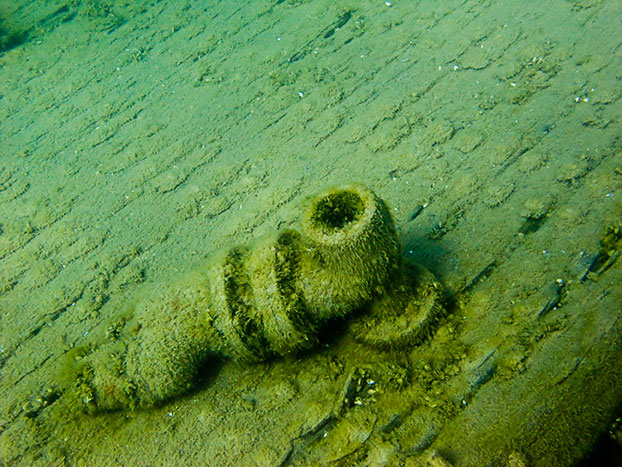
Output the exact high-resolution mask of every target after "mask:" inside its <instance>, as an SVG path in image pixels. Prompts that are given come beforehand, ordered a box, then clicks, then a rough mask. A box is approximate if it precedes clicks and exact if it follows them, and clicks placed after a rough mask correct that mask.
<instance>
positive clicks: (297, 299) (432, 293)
mask: <svg viewBox="0 0 622 467" xmlns="http://www.w3.org/2000/svg"><path fill="white" fill-rule="evenodd" d="M440 296H441V293H440V285H439V284H438V282H436V280H435V278H434V277H433V275H432V274H431V273H430V272H428V271H427V270H425V269H424V268H423V267H421V266H417V265H413V264H409V263H406V262H405V260H404V259H403V258H402V257H401V255H400V244H399V241H398V239H397V234H396V230H395V226H394V222H393V219H392V217H391V214H390V212H389V209H388V208H387V205H386V204H385V202H384V201H383V200H381V199H380V198H379V197H378V196H376V195H375V194H374V193H373V192H372V191H371V190H369V189H367V188H365V187H363V186H360V185H348V186H340V187H337V188H332V189H329V190H326V191H324V192H322V193H320V194H318V195H317V196H315V197H314V198H313V199H312V200H311V201H310V203H309V204H308V206H307V207H306V209H305V211H304V215H303V219H302V229H301V231H300V232H298V231H296V230H292V229H286V230H281V231H278V232H276V233H274V234H272V235H268V236H266V237H262V238H259V239H257V240H256V241H255V242H253V243H252V244H249V245H244V246H236V247H232V248H229V249H226V250H224V251H222V252H220V253H218V254H216V255H215V256H214V258H213V259H212V260H211V261H210V262H209V265H208V266H207V267H206V268H205V269H204V270H199V271H195V272H192V273H190V274H189V275H187V276H185V277H184V278H182V279H181V280H179V281H177V282H174V283H173V284H171V285H169V286H168V287H166V288H164V289H162V291H160V292H158V293H157V294H155V296H153V297H150V298H149V299H147V300H143V301H142V302H139V303H138V304H137V305H136V306H135V307H134V309H133V311H132V313H131V314H130V316H128V317H127V319H126V320H124V321H123V325H122V326H121V327H120V328H119V326H117V327H115V332H112V333H110V334H109V336H108V340H107V341H106V342H102V343H94V344H92V345H89V346H85V347H81V348H77V349H74V350H73V351H72V352H71V353H70V355H69V360H70V361H69V364H68V365H69V367H68V368H66V369H65V372H64V373H65V376H66V377H67V376H69V380H70V381H71V388H70V389H69V390H68V391H67V394H68V398H69V400H70V401H72V403H73V404H74V406H75V407H79V408H80V409H81V410H84V411H86V412H89V413H94V412H99V411H106V410H116V409H122V408H135V407H144V406H152V405H155V404H157V403H159V402H161V401H164V400H167V399H170V398H172V397H175V396H179V395H181V394H184V393H185V392H187V391H188V390H189V389H190V388H191V387H192V386H193V384H194V381H195V379H196V377H197V375H198V373H199V372H200V371H205V370H206V368H207V366H206V361H209V359H210V357H213V356H217V357H224V358H231V359H235V360H238V361H243V362H257V361H263V360H266V359H268V358H271V357H275V356H284V355H288V354H291V353H295V352H298V351H301V350H304V349H308V348H310V347H312V346H313V345H314V344H315V343H316V342H317V341H318V333H319V332H320V329H321V326H322V325H323V324H325V323H326V322H327V321H329V320H331V319H334V318H337V317H344V316H347V315H349V314H351V313H353V312H354V311H357V310H360V311H363V312H365V311H366V312H367V313H368V315H369V321H368V322H367V323H366V324H364V323H361V322H358V323H357V324H356V325H355V326H353V332H354V334H355V336H356V337H357V338H358V339H359V340H361V341H363V342H366V343H368V344H370V345H379V346H385V345H401V344H406V343H408V344H414V343H417V342H418V341H420V340H421V339H422V337H424V336H425V331H426V330H427V329H428V328H429V325H430V323H431V322H433V321H434V318H435V317H436V316H438V312H439V310H440V304H439V303H440ZM385 318H386V319H387V320H389V321H391V322H397V323H398V326H393V327H391V326H387V325H386V321H385ZM363 322H364V320H363ZM396 327H397V328H399V331H396V330H395V328H396Z"/></svg>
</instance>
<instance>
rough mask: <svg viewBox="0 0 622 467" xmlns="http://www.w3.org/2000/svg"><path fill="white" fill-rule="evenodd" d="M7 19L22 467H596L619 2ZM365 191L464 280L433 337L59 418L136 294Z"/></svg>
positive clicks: (612, 272)
mask: <svg viewBox="0 0 622 467" xmlns="http://www.w3.org/2000/svg"><path fill="white" fill-rule="evenodd" d="M0 13H1V15H2V16H1V17H0V46H1V48H2V49H3V53H2V55H0V142H1V148H0V151H1V153H0V158H1V159H0V393H1V394H3V396H2V398H0V460H1V462H2V463H6V464H8V465H20V464H23V465H27V464H32V463H38V464H45V465H49V464H53V465H62V464H63V462H65V463H67V464H70V465H75V464H78V465H80V464H84V465H87V464H88V465H103V464H115V463H118V464H124V465H147V464H154V463H164V464H169V465H172V464H175V463H178V464H186V465H189V464H201V463H202V464H210V465H244V464H246V465H248V464H250V463H253V462H255V463H257V464H259V465H278V464H281V463H282V464H303V465H304V464H321V465H356V464H363V465H382V464H383V462H384V463H386V464H387V465H394V464H395V463H396V462H397V463H399V462H402V463H404V464H405V465H417V464H416V463H417V462H419V461H421V459H427V458H428V457H429V456H430V455H431V453H432V452H433V451H434V450H436V451H438V453H439V454H440V455H441V456H442V457H443V458H444V459H445V460H446V461H448V462H452V463H455V464H456V465H482V464H483V463H487V462H492V463H504V462H505V461H506V460H507V459H509V458H510V457H511V458H512V459H522V461H523V462H525V463H527V464H528V465H531V464H533V465H551V464H553V463H554V464H556V465H564V464H565V465H568V464H572V463H574V462H576V461H577V460H578V459H580V458H581V457H582V456H583V455H584V453H585V452H586V451H587V450H588V449H589V448H590V446H591V444H592V443H593V441H594V440H595V439H596V438H597V437H598V436H599V434H600V433H601V431H602V430H604V429H606V428H608V427H609V424H610V423H611V422H612V421H613V419H614V418H615V416H616V413H618V414H619V411H618V412H616V407H618V406H619V404H620V402H621V400H622V387H620V385H619V384H618V381H619V380H620V377H621V376H622V363H620V362H622V355H620V353H621V350H620V349H622V346H621V344H622V343H621V342H620V334H621V333H620V331H621V329H620V328H621V327H622V323H621V322H620V317H621V309H622V305H621V303H622V297H621V295H622V291H621V290H620V286H619V284H620V283H621V282H622V269H621V268H622V266H621V265H622V262H620V261H617V259H618V257H619V255H620V251H621V250H622V233H621V231H620V229H621V228H622V201H621V199H620V197H621V185H622V162H621V157H620V155H621V143H620V134H622V132H621V128H620V126H621V114H622V106H621V105H620V95H621V92H622V91H621V90H620V89H621V87H620V79H621V77H622V62H621V60H620V53H621V50H622V48H621V45H622V26H621V25H620V22H619V17H620V15H621V14H622V6H620V4H619V2H615V1H613V0H602V1H598V0H592V1H588V0H586V1H574V2H573V1H561V0H557V1H551V2H547V3H546V5H545V6H543V4H542V3H541V2H535V1H528V2H513V1H509V0H504V1H497V2H486V1H482V2H478V1H447V2H432V1H423V2H409V1H394V2H392V3H391V2H383V1H362V2H354V1H350V2H330V1H327V0H326V1H325V0H313V1H254V2H238V1H232V2H207V1H206V2H189V3H186V4H176V3H175V2H149V3H143V2H141V3H140V4H139V5H137V4H132V3H129V2H127V3H124V4H117V3H116V2H115V3H113V2H106V1H86V0H85V1H82V2H68V3H67V2H62V1H48V2H44V4H42V5H40V4H33V3H30V2H23V1H17V2H14V3H13V4H11V5H6V6H4V7H3V9H2V11H1V12H0ZM352 181H356V182H361V183H364V184H365V185H367V186H369V187H370V188H372V189H373V190H374V191H376V192H377V193H378V194H379V195H380V196H381V197H382V198H383V199H385V200H386V201H387V203H388V204H389V206H390V207H391V209H392V212H393V215H394V217H395V221H396V225H397V227H398V230H399V236H400V241H401V242H402V245H403V247H404V250H403V254H404V255H405V256H408V257H411V258H413V259H414V260H416V261H418V262H420V263H422V264H424V265H426V266H427V267H428V268H429V269H431V270H432V271H433V272H434V273H435V274H436V275H437V277H438V278H439V279H440V281H441V282H442V283H443V284H444V285H445V287H446V296H447V297H446V298H447V310H448V315H447V317H446V318H445V319H443V320H442V321H441V322H440V323H439V324H438V326H437V327H436V329H435V332H434V333H433V334H432V336H431V338H430V339H429V340H428V341H427V342H425V343H424V344H423V345H421V346H418V347H409V348H406V349H404V348H400V349H392V350H391V349H389V350H384V351H380V350H377V349H370V348H368V347H366V346H364V345H361V344H359V343H357V342H356V340H355V339H353V337H352V335H351V332H350V330H349V329H348V325H347V324H348V323H342V324H340V325H339V329H338V330H337V331H335V332H333V333H331V335H329V336H326V337H325V342H324V345H322V346H321V347H320V348H319V349H318V350H316V351H314V352H311V353H309V354H307V355H303V356H300V358H293V357H292V358H288V359H284V360H283V359H282V360H274V361H271V362H268V363H265V364H259V365H253V366H244V365H238V364H234V363H231V362H225V363H215V364H214V365H213V366H212V367H210V368H206V371H205V373H206V376H205V378H204V379H203V380H201V381H200V382H199V383H198V384H197V387H196V389H195V390H194V391H193V392H192V393H191V394H189V395H188V396H186V397H182V398H179V399H176V400H173V401H171V402H169V403H167V404H165V405H164V406H162V407H158V408H155V409H150V410H143V411H128V412H118V413H111V414H103V415H98V416H95V417H89V416H79V417H77V418H76V417H69V416H66V417H63V414H62V413H61V414H59V413H58V412H59V411H58V410H56V409H55V407H58V406H59V404H60V402H61V401H62V398H63V388H62V385H60V384H59V383H58V380H57V377H56V375H57V372H58V368H59V367H61V366H62V362H63V359H64V355H65V354H66V353H67V352H68V351H69V350H70V349H71V348H73V347H75V346H80V345H85V344H86V343H88V342H90V340H91V339H94V338H95V339H96V338H99V337H102V336H105V334H106V332H107V331H109V326H110V323H111V322H114V319H115V316H118V314H119V313H121V312H122V311H123V310H125V309H127V307H128V306H131V303H132V302H133V301H134V300H135V298H136V296H140V295H141V294H149V293H150V290H153V288H157V287H158V286H159V284H162V283H164V282H167V281H169V280H171V279H174V278H175V277H177V276H178V275H180V274H182V273H183V272H185V271H189V270H192V269H194V268H200V267H201V266H202V265H203V264H204V262H205V261H206V258H207V256H208V254H209V253H210V252H211V251H213V250H215V249H217V248H220V247H223V246H227V245H231V244H232V243H246V242H248V241H249V240H251V239H252V238H255V237H257V236H259V235H261V234H263V233H265V232H269V231H272V230H274V229H276V228H279V227H283V226H290V225H291V226H295V225H296V222H297V221H298V219H299V216H300V209H301V206H302V204H303V201H304V200H305V199H306V197H308V196H310V195H313V194H314V193H316V192H317V191H318V190H320V189H322V188H324V187H325V186H327V185H330V184H340V183H343V182H352ZM360 319H362V320H363V321H364V319H365V317H364V316H362V317H360ZM94 336H95V337H94ZM370 381H372V383H370ZM331 463H332V464H331Z"/></svg>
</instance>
